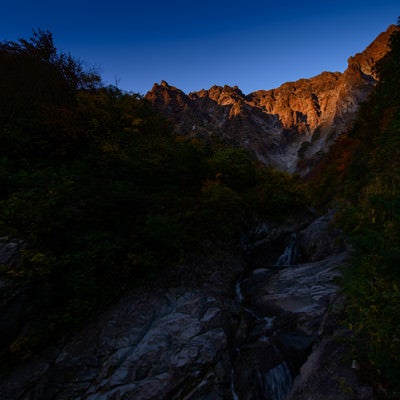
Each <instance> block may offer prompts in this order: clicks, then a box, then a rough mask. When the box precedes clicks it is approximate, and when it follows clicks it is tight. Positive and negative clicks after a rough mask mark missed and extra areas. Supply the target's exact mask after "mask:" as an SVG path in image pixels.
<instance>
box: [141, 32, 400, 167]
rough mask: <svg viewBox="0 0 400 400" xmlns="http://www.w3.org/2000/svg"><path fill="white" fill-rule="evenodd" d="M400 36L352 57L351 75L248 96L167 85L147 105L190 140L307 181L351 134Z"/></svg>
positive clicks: (383, 37)
mask: <svg viewBox="0 0 400 400" xmlns="http://www.w3.org/2000/svg"><path fill="white" fill-rule="evenodd" d="M395 29H397V28H396V27H395V26H390V27H389V28H388V30H387V31H386V32H383V33H382V34H380V35H379V36H378V37H377V38H376V39H375V41H374V42H373V43H372V44H371V45H370V46H368V47H367V48H366V49H365V50H364V51H363V52H362V53H359V54H356V55H355V56H353V57H350V58H349V60H348V68H347V69H346V71H345V72H344V73H340V72H323V73H321V74H320V75H317V76H315V77H313V78H310V79H300V80H298V81H296V82H288V83H285V84H283V85H282V86H280V87H279V88H277V89H272V90H258V91H255V92H253V93H250V94H248V95H245V94H244V93H243V92H242V91H241V90H240V89H239V88H238V87H237V86H234V87H229V86H224V87H222V86H213V87H211V88H210V89H208V90H204V89H203V90H200V91H198V92H193V93H189V94H188V95H186V94H185V93H184V92H182V91H181V90H179V89H177V88H175V87H173V86H170V85H168V84H167V83H166V82H165V81H163V82H162V83H161V84H155V85H154V86H153V88H152V90H151V91H150V92H148V93H147V95H146V98H147V99H148V100H149V101H150V102H151V103H152V104H153V105H154V107H155V109H156V110H157V111H159V112H161V113H163V114H164V115H166V116H167V117H170V118H171V119H172V120H173V122H174V123H175V125H176V130H177V131H178V132H179V133H181V134H183V135H187V136H192V137H202V138H208V137H212V136H216V137H218V138H220V139H222V140H223V141H225V142H228V143H230V144H232V145H237V146H243V147H245V148H247V149H249V150H250V152H251V153H253V154H254V155H255V157H256V158H258V159H259V160H260V161H261V162H263V163H265V164H270V165H273V166H275V167H277V168H279V169H281V170H284V171H288V172H299V173H301V174H305V173H307V171H309V170H310V168H312V165H313V163H314V162H315V161H316V160H317V159H318V157H319V155H320V152H323V151H326V149H327V148H328V147H329V145H330V144H332V143H333V142H334V140H335V139H336V138H337V137H338V135H340V134H341V133H344V132H346V131H347V130H348V129H349V128H350V127H351V125H352V122H353V120H354V118H355V116H356V113H357V111H358V108H359V105H360V103H362V102H363V101H365V100H366V99H367V97H368V95H369V93H370V92H371V90H372V88H373V87H374V86H375V84H376V83H377V79H378V77H377V75H376V73H375V71H374V66H375V64H376V63H377V62H378V61H379V60H380V59H381V58H382V57H383V56H384V55H385V54H386V53H387V52H388V49H389V39H390V36H391V34H392V33H393V32H394V30H395Z"/></svg>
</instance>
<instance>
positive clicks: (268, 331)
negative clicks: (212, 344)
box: [230, 234, 297, 400]
mask: <svg viewBox="0 0 400 400" xmlns="http://www.w3.org/2000/svg"><path fill="white" fill-rule="evenodd" d="M296 258H297V235H296V234H292V235H291V236H290V237H289V240H288V243H287V246H286V247H285V249H284V251H283V253H282V254H281V256H280V257H279V258H278V260H277V261H276V264H275V266H279V267H283V266H285V267H288V266H290V265H293V264H294V263H295V261H296ZM268 273H270V272H268V270H267V269H265V270H263V269H260V270H255V271H253V272H252V274H251V275H252V276H253V277H257V276H260V278H261V277H262V276H264V277H265V276H267V274H268ZM245 279H246V278H242V279H241V280H239V281H238V282H237V283H236V287H235V291H236V300H237V301H238V303H240V304H241V306H242V310H243V312H244V313H245V314H246V315H247V317H246V318H248V319H250V320H251V324H252V328H251V329H250V335H249V338H248V339H247V340H245V341H244V342H241V343H240V344H239V345H238V347H237V348H236V352H235V354H234V356H233V365H235V360H237V356H238V355H239V354H240V352H241V348H242V349H243V350H244V351H246V349H247V348H248V347H249V346H253V347H254V346H257V345H259V346H260V351H259V352H257V350H256V351H255V352H254V354H253V355H252V357H253V359H252V361H253V363H254V366H252V365H248V367H247V366H246V367H245V369H246V371H243V367H241V366H237V367H236V368H232V371H231V383H230V389H231V395H232V399H233V400H241V397H240V394H241V392H240V389H239V382H240V381H241V380H242V379H243V375H246V374H248V373H249V372H248V370H250V369H252V370H254V375H255V376H254V379H255V381H256V384H255V386H254V385H253V386H254V387H253V388H252V389H250V388H249V390H253V391H254V394H252V395H251V396H252V397H247V398H252V399H255V400H284V399H285V397H286V396H287V395H288V393H289V391H290V389H291V387H292V385H293V379H294V373H293V371H291V369H290V367H289V365H288V363H287V362H286V360H285V357H284V355H283V354H281V352H280V350H279V349H278V347H277V346H276V345H275V344H274V336H275V335H276V331H275V328H274V324H275V321H276V318H277V316H276V315H269V316H260V315H259V314H258V313H257V312H256V311H255V310H253V309H252V308H251V307H249V306H248V304H247V302H246V293H243V290H242V286H241V285H242V282H243V281H244V280H245ZM256 279H258V278H256ZM265 349H270V352H271V357H269V356H268V354H267V355H266V354H265V351H266V350H265ZM250 359H251V357H250ZM271 359H274V360H275V359H276V361H273V362H271ZM246 360H247V359H246ZM239 365H241V364H239ZM245 379H246V378H245ZM247 379H248V376H247ZM242 390H243V389H242ZM242 393H245V392H242ZM246 396H247V394H246Z"/></svg>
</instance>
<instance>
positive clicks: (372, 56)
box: [348, 25, 400, 79]
mask: <svg viewBox="0 0 400 400" xmlns="http://www.w3.org/2000/svg"><path fill="white" fill-rule="evenodd" d="M399 29H400V28H399V27H398V26H396V25H390V26H389V27H388V29H387V30H386V31H385V32H382V33H380V34H379V35H378V36H377V37H376V38H375V40H374V41H373V42H372V43H371V44H370V45H369V46H367V47H366V49H365V50H364V51H362V52H360V53H357V54H355V55H354V56H352V57H349V59H348V68H349V69H359V70H360V71H361V72H362V73H364V74H366V75H371V76H372V77H373V78H374V79H377V76H376V74H375V72H374V66H375V65H376V63H377V62H378V61H379V60H380V59H382V58H383V57H384V56H385V55H386V54H387V52H388V51H389V49H390V38H391V36H392V34H393V33H394V32H395V31H397V30H399Z"/></svg>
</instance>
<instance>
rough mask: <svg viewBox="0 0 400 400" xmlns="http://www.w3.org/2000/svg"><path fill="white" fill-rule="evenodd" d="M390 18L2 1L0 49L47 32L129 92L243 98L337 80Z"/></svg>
mask: <svg viewBox="0 0 400 400" xmlns="http://www.w3.org/2000/svg"><path fill="white" fill-rule="evenodd" d="M399 15H400V4H399V0H387V1H386V0H375V1H371V0H364V1H352V0H337V1H324V0H319V1H315V0H306V1H301V0H299V1H285V0H277V1H269V0H267V1H263V0H259V1H254V0H243V1H241V0H229V1H227V0H213V1H211V0H154V1H151V0H139V1H138V0H130V1H122V0H111V1H107V2H105V1H102V0H99V1H91V0H90V1H85V0H80V1H77V0H69V1H66V0H52V1H49V0H47V1H43V0H36V1H25V0H8V1H7V2H6V4H2V7H1V14H0V40H6V39H7V40H16V39H17V38H19V37H24V38H27V37H29V36H31V32H32V28H42V29H48V30H50V31H51V32H52V33H53V35H54V41H55V44H56V46H57V48H58V49H60V50H62V51H64V52H70V53H71V54H72V55H73V56H74V57H76V58H78V59H80V60H82V61H83V62H84V64H85V65H86V66H87V67H94V68H95V69H96V70H97V71H98V72H99V73H100V75H101V76H102V77H103V80H104V81H105V83H109V84H115V83H117V84H118V86H119V87H121V88H122V89H124V90H129V91H133V92H139V93H143V94H144V93H146V92H147V91H148V90H150V89H151V87H152V85H153V83H154V82H160V81H161V80H163V79H164V80H166V81H167V82H168V83H169V84H171V85H174V86H177V87H179V88H180V89H182V90H183V91H185V92H190V91H195V90H200V89H202V88H205V89H208V88H209V87H210V86H212V85H213V84H218V85H224V84H228V85H238V86H239V87H240V88H241V89H242V90H243V91H244V92H245V93H249V92H251V91H254V90H257V89H270V88H274V87H277V86H279V85H280V84H282V83H284V82H286V81H291V80H296V79H299V78H308V77H311V76H314V75H316V74H318V73H320V72H322V71H324V70H325V71H326V70H328V71H343V70H344V69H345V68H346V63H347V58H348V57H349V56H351V55H353V54H355V53H356V52H359V51H362V50H363V49H364V48H365V47H366V46H367V45H368V44H369V43H370V42H371V41H372V40H373V39H374V38H375V37H376V36H377V35H378V34H379V33H380V32H382V31H384V30H385V29H386V28H387V27H388V26H389V25H390V24H392V23H396V21H397V17H398V16H399Z"/></svg>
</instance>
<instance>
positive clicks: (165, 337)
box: [0, 216, 373, 400]
mask: <svg viewBox="0 0 400 400" xmlns="http://www.w3.org/2000/svg"><path fill="white" fill-rule="evenodd" d="M330 220H331V216H325V217H322V218H320V219H318V220H316V221H315V222H314V223H312V224H310V225H309V226H308V227H307V228H305V229H303V230H302V231H300V232H298V233H297V234H296V237H295V240H294V236H293V235H292V234H291V233H290V232H288V235H287V246H283V248H282V249H281V250H280V254H278V257H277V258H276V260H275V262H270V261H269V262H268V263H266V264H265V265H262V261H260V257H257V260H256V259H255V258H254V259H253V260H252V258H251V254H256V252H255V251H250V252H249V254H250V258H249V260H250V262H249V263H245V262H244V261H243V259H242V258H241V257H240V256H239V255H238V256H237V257H236V256H234V255H232V256H231V258H230V259H226V260H224V261H219V262H216V263H215V265H214V266H213V268H210V269H209V273H208V275H207V277H206V278H205V279H204V282H203V283H202V284H201V285H197V286H192V287H188V285H185V286H177V287H168V288H165V287H164V288H162V287H156V286H153V287H152V288H147V289H140V290H136V291H133V292H132V293H131V294H130V295H129V296H126V297H125V298H123V299H122V300H121V301H120V302H119V303H118V304H116V305H114V306H112V307H111V308H110V309H109V310H107V311H106V312H104V313H103V314H102V315H100V316H99V317H98V318H97V320H95V321H93V322H91V323H90V324H89V325H88V326H87V327H86V328H85V329H83V330H82V331H81V332H80V333H79V334H76V335H75V336H74V337H72V338H70V339H69V340H68V341H67V342H65V343H63V344H60V345H58V346H54V347H53V348H49V349H48V350H47V351H46V352H45V353H44V354H42V355H41V356H40V357H36V358H34V359H32V360H30V361H29V362H28V363H26V364H24V365H21V366H20V367H18V368H17V369H15V370H14V371H13V373H12V374H10V375H8V376H4V377H2V378H1V381H0V398H1V399H4V400H11V399H12V400H17V399H20V400H22V399H29V400H44V399H57V400H61V399H62V400H67V399H82V400H84V399H85V400H89V399H90V400H100V399H104V400H120V399H125V400H162V399H165V400H167V399H171V400H200V399H201V400H223V399H233V400H250V399H252V400H263V399H265V400H284V399H290V400H294V399H298V400H300V399H302V400H307V399H309V400H312V399H332V400H333V399H335V400H341V399H343V400H345V399H349V400H350V399H355V398H356V399H372V398H373V395H372V391H371V390H370V389H369V388H368V387H364V386H362V385H360V383H359V382H358V380H357V375H356V373H355V371H354V370H352V369H351V352H350V349H349V344H348V343H347V342H346V341H343V340H342V339H343V337H345V336H346V335H347V333H346V331H345V330H344V329H343V328H342V327H341V325H340V323H339V322H340V321H339V316H340V311H341V307H342V296H341V294H340V289H339V286H338V282H337V280H338V278H339V277H340V276H341V273H340V267H341V266H342V265H344V263H345V261H346V258H347V256H348V253H347V251H346V248H345V246H344V244H343V241H341V240H340V238H339V236H338V234H337V232H335V231H334V230H332V229H331V227H330ZM261 231H262V232H264V236H265V238H264V239H265V240H264V241H263V240H261V241H259V242H258V244H259V245H260V246H263V245H265V243H267V242H268V240H269V239H268V235H271V230H269V229H267V227H266V225H264V228H263V229H259V232H261ZM258 247H259V246H258ZM258 254H260V253H258ZM281 256H282V257H281ZM279 260H280V261H279ZM283 260H286V262H283ZM252 261H254V262H252ZM276 264H279V265H276Z"/></svg>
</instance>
